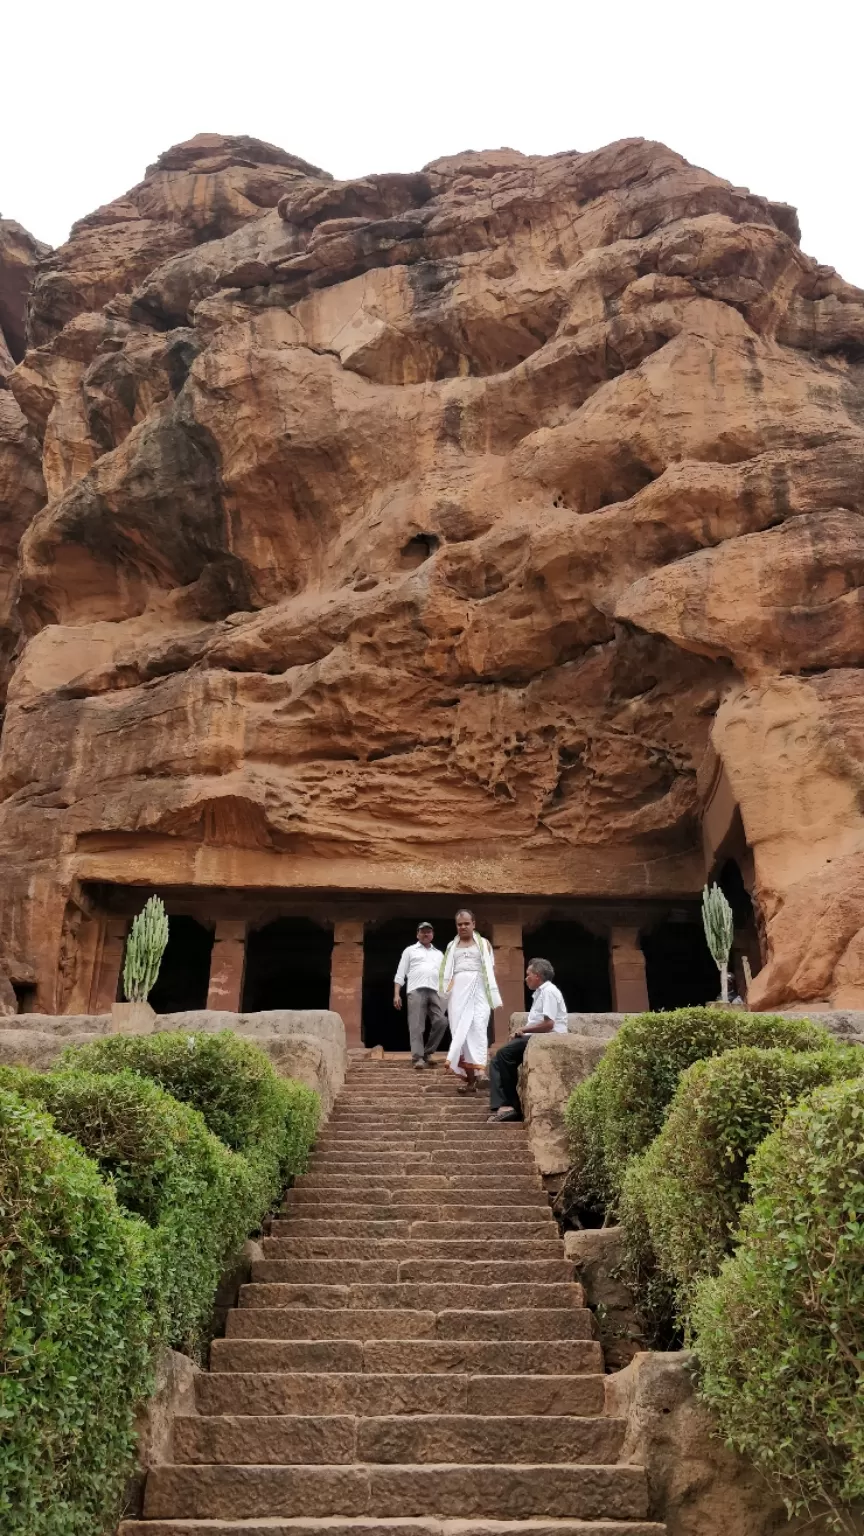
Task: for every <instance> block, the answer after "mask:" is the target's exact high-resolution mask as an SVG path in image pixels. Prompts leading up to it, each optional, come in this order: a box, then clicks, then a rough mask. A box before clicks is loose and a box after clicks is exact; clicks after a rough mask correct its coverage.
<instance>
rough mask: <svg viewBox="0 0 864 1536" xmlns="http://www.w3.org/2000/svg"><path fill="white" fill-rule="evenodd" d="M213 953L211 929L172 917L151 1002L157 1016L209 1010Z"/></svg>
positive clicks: (186, 919)
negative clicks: (208, 999)
mask: <svg viewBox="0 0 864 1536" xmlns="http://www.w3.org/2000/svg"><path fill="white" fill-rule="evenodd" d="M212 949H213V929H212V928H205V927H204V925H203V923H199V922H197V921H196V919H195V918H194V917H171V916H169V918H168V943H167V945H166V946H165V953H164V955H163V956H162V964H161V965H160V967H159V976H158V978H157V981H156V985H155V987H154V988H153V991H152V992H151V993H150V997H149V999H148V1001H149V1003H150V1006H151V1008H153V1009H154V1010H155V1012H156V1013H186V1012H187V1011H188V1010H189V1009H191V1008H206V1007H207V993H208V991H209V988H210V955H211V951H212ZM121 987H122V975H121Z"/></svg>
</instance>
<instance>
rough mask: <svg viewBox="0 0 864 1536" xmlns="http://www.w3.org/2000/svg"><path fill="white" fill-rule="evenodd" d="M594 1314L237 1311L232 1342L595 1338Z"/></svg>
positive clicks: (553, 1310) (564, 1310) (563, 1310)
mask: <svg viewBox="0 0 864 1536" xmlns="http://www.w3.org/2000/svg"><path fill="white" fill-rule="evenodd" d="M592 1324H593V1314H592V1313H591V1312H590V1311H589V1310H588V1309H587V1308H585V1307H548V1308H536V1307H519V1308H517V1307H513V1308H510V1309H508V1310H507V1311H506V1312H493V1311H488V1312H485V1311H478V1310H472V1309H469V1308H458V1307H457V1308H453V1310H452V1311H446V1312H432V1311H420V1310H416V1311H415V1310H412V1309H411V1308H409V1307H389V1308H384V1307H376V1308H371V1309H368V1310H364V1309H363V1308H361V1307H348V1308H337V1307H237V1308H236V1309H235V1310H234V1311H232V1312H229V1314H228V1321H227V1327H226V1337H227V1338H229V1339H310V1340H312V1339H345V1340H350V1339H356V1340H361V1341H365V1340H367V1339H391V1340H397V1339H422V1338H428V1339H476V1340H484V1339H489V1340H493V1339H513V1340H518V1341H520V1342H521V1341H528V1340H532V1341H533V1340H541V1339H590V1338H591V1333H592Z"/></svg>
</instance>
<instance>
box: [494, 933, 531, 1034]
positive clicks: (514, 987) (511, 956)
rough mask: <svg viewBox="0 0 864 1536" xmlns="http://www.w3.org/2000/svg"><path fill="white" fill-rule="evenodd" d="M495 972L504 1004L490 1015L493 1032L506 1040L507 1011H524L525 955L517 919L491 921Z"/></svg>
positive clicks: (508, 1013) (508, 1028)
mask: <svg viewBox="0 0 864 1536" xmlns="http://www.w3.org/2000/svg"><path fill="white" fill-rule="evenodd" d="M492 944H493V947H494V950H495V975H496V976H497V977H498V991H499V992H500V993H501V999H502V1002H503V1004H504V1007H503V1008H502V1009H501V1010H500V1011H499V1013H498V1014H497V1016H494V1015H493V1017H494V1021H495V1035H496V1036H497V1038H498V1039H499V1040H506V1039H508V1037H509V1034H510V1015H511V1013H524V1012H525V955H524V952H523V949H522V924H521V923H513V922H508V923H493V924H492Z"/></svg>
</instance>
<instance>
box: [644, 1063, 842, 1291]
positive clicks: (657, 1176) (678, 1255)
mask: <svg viewBox="0 0 864 1536" xmlns="http://www.w3.org/2000/svg"><path fill="white" fill-rule="evenodd" d="M862 1073H864V1050H861V1048H860V1047H857V1046H851V1047H842V1046H836V1045H831V1046H829V1047H828V1049H826V1050H822V1051H790V1050H779V1049H773V1050H759V1049H754V1048H753V1047H749V1046H744V1047H739V1048H738V1049H737V1050H732V1051H726V1052H724V1054H723V1055H722V1056H716V1057H714V1058H713V1059H711V1060H708V1061H698V1062H696V1063H694V1065H693V1066H692V1067H689V1068H688V1070H687V1071H686V1072H684V1073H683V1074H682V1076H681V1079H680V1082H679V1084H678V1088H677V1090H676V1093H675V1097H674V1099H673V1100H672V1104H671V1106H670V1109H669V1113H668V1115H667V1117H666V1121H665V1123H664V1125H663V1128H662V1130H661V1131H660V1134H659V1136H657V1137H656V1139H655V1140H654V1141H653V1142H652V1143H651V1146H650V1147H649V1148H648V1150H647V1152H645V1153H644V1155H643V1156H642V1157H639V1158H634V1159H633V1160H632V1161H631V1162H630V1164H629V1166H628V1168H627V1172H626V1174H625V1177H624V1186H623V1192H622V1197H621V1206H620V1212H621V1219H622V1222H623V1223H624V1226H625V1227H626V1228H627V1231H628V1235H630V1234H633V1236H634V1239H635V1243H634V1246H635V1247H636V1248H637V1251H638V1252H639V1254H640V1256H641V1257H642V1262H643V1264H644V1262H645V1261H644V1255H645V1253H646V1251H647V1250H648V1249H650V1251H651V1252H652V1253H653V1254H654V1255H656V1263H657V1266H658V1267H659V1270H660V1272H661V1274H662V1275H663V1276H664V1277H665V1278H666V1280H667V1281H668V1282H669V1284H670V1286H674V1287H675V1289H676V1291H677V1300H678V1308H679V1312H680V1313H681V1314H684V1313H686V1309H687V1300H688V1297H689V1296H690V1294H691V1292H692V1288H693V1285H694V1283H695V1282H696V1281H697V1280H699V1279H700V1278H701V1277H702V1276H703V1275H706V1274H714V1273H716V1271H717V1270H718V1269H719V1267H720V1264H721V1262H722V1260H723V1259H724V1258H725V1257H726V1255H727V1254H728V1253H729V1252H730V1251H731V1248H732V1245H733V1235H734V1232H735V1229H736V1227H737V1225H738V1219H739V1214H740V1211H741V1207H742V1205H743V1204H744V1202H745V1200H746V1199H747V1193H748V1189H747V1168H748V1165H749V1162H750V1159H751V1157H752V1156H753V1153H754V1152H755V1151H756V1148H757V1147H758V1146H759V1144H760V1142H762V1141H764V1139H765V1137H766V1136H767V1135H768V1134H769V1133H770V1132H771V1131H773V1130H774V1129H775V1128H776V1127H777V1126H778V1125H779V1123H780V1122H781V1120H782V1119H783V1118H784V1116H785V1115H786V1113H787V1112H788V1110H789V1109H790V1108H791V1106H792V1105H793V1104H794V1103H796V1102H797V1100H798V1099H800V1098H802V1097H803V1096H804V1095H805V1094H807V1093H810V1092H811V1091H812V1090H813V1089H815V1088H818V1087H820V1086H823V1085H826V1084H829V1083H832V1082H837V1081H840V1080H842V1079H844V1078H852V1077H857V1076H860V1075H861V1074H862Z"/></svg>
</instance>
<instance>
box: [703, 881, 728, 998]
mask: <svg viewBox="0 0 864 1536" xmlns="http://www.w3.org/2000/svg"><path fill="white" fill-rule="evenodd" d="M702 927H703V928H704V929H705V939H706V942H707V944H708V948H709V949H710V951H711V955H712V957H713V960H714V963H715V965H716V966H717V969H718V970H719V972H720V996H721V997H722V999H723V1001H724V1003H728V1001H729V952H730V950H731V948H732V932H733V919H732V908H731V907H730V905H729V903H728V901H727V900H726V897H725V896H724V895H723V892H722V891H721V889H720V887H719V885H712V887H711V889H710V890H709V889H708V886H707V885H706V886H705V889H704V890H703V892H702Z"/></svg>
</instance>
